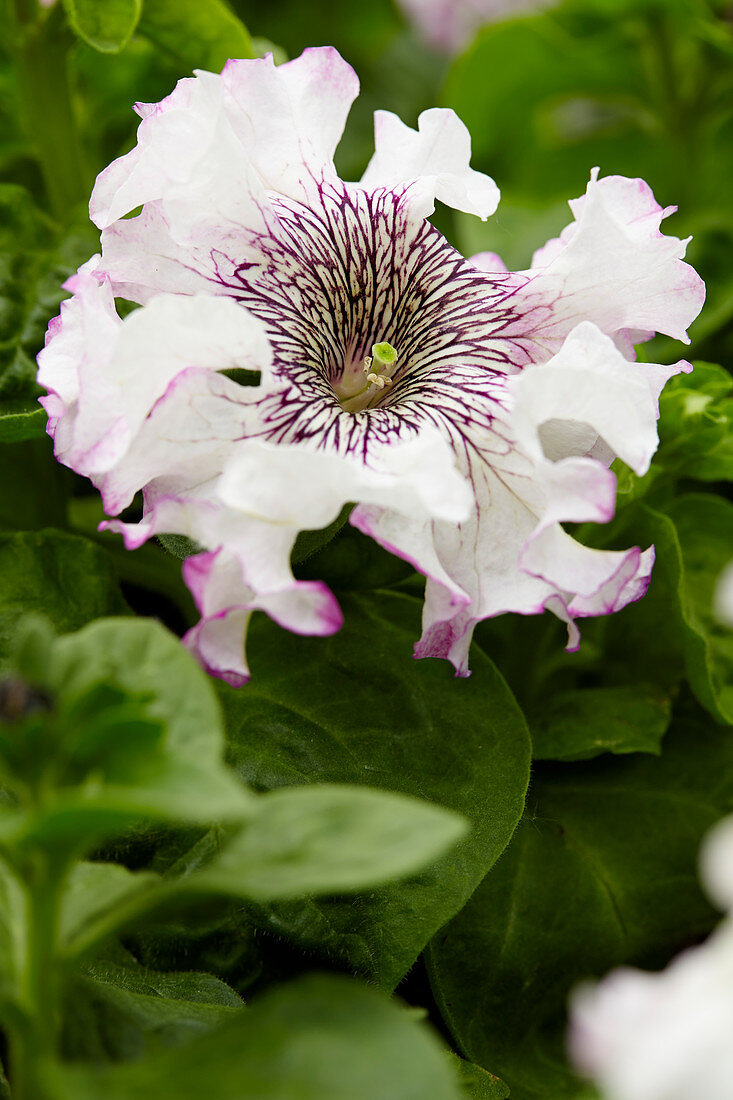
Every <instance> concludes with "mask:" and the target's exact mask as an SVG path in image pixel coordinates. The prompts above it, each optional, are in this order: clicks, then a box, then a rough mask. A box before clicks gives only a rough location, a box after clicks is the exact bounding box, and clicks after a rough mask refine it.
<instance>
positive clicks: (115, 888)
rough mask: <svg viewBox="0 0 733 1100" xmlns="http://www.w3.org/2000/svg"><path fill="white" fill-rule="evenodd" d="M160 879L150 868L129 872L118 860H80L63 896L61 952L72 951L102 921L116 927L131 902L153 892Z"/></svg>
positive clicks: (60, 925)
mask: <svg viewBox="0 0 733 1100" xmlns="http://www.w3.org/2000/svg"><path fill="white" fill-rule="evenodd" d="M159 882H160V877H159V876H158V875H155V874H152V873H151V872H149V871H128V870H127V868H126V867H121V866H120V865H119V864H116V863H84V862H81V863H77V864H76V865H75V866H74V868H73V870H72V873H71V875H70V878H69V881H68V882H67V884H66V887H65V890H64V893H63V896H62V905H61V914H60V919H59V941H60V946H61V949H62V951H64V953H65V954H67V955H68V954H73V953H74V949H75V947H76V944H77V942H78V941H83V939H84V937H85V935H86V936H88V934H89V931H90V928H94V926H95V925H96V926H97V927H98V926H99V924H100V922H104V923H105V924H106V925H107V926H109V927H111V928H112V929H115V928H116V927H117V926H118V925H119V923H120V920H121V917H122V916H123V914H124V913H125V912H126V910H127V907H128V905H129V902H130V901H133V902H134V901H138V900H139V899H140V898H141V897H144V896H146V895H150V894H151V893H152V892H154V890H155V887H156V886H157V885H158V883H159ZM110 918H111V919H110Z"/></svg>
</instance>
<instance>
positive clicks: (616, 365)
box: [508, 322, 691, 474]
mask: <svg viewBox="0 0 733 1100" xmlns="http://www.w3.org/2000/svg"><path fill="white" fill-rule="evenodd" d="M685 369H687V370H690V369H691V368H690V366H689V364H687V363H677V364H675V365H673V366H661V365H658V364H649V363H630V362H629V361H628V360H627V359H625V358H624V356H623V355H622V354H621V353H620V352H619V351H618V349H617V348H616V346H615V344H614V343H613V341H612V340H611V339H609V337H607V336H604V335H603V333H601V332H600V331H599V329H598V328H596V326H595V325H593V324H590V323H589V322H584V323H583V324H580V325H578V326H577V327H576V328H574V329H573V331H572V332H571V333H570V335H569V336H568V337H567V339H566V340H565V343H564V344H563V346H562V348H561V350H560V351H559V352H558V354H557V355H555V356H554V357H553V358H552V359H550V361H549V362H547V363H543V364H541V365H534V366H529V367H526V368H525V369H524V370H523V371H522V373H521V374H520V375H517V376H516V377H514V378H512V379H511V380H510V381H509V382H508V388H509V390H510V392H511V393H512V394H513V396H514V399H515V402H516V411H515V417H514V427H515V431H516V433H517V438H518V440H519V442H520V443H521V444H522V445H523V446H525V447H526V448H528V449H529V450H530V451H533V452H534V453H535V454H536V453H537V452H538V451H539V450H542V451H544V454H545V455H546V456H547V457H548V458H552V459H558V458H561V457H565V456H567V455H571V454H588V453H589V452H590V450H591V448H592V446H593V445H594V444H595V441H596V438H597V437H600V438H601V439H602V440H603V441H604V442H605V444H606V445H607V446H608V448H610V451H611V452H612V453H613V454H614V455H617V456H618V457H619V458H622V459H623V460H624V462H625V463H626V464H627V465H628V466H630V467H631V468H632V469H633V470H635V471H636V473H637V474H644V473H646V471H647V470H648V468H649V463H650V462H651V458H652V455H653V454H654V452H655V451H656V449H657V445H658V442H659V439H658V436H657V417H658V405H657V401H658V397H659V393H660V391H661V389H662V386H663V385H664V383H665V382H666V381H667V380H668V379H669V378H670V377H671V376H672V375H674V374H678V373H679V372H680V371H683V370H685Z"/></svg>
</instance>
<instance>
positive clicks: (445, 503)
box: [39, 48, 704, 684]
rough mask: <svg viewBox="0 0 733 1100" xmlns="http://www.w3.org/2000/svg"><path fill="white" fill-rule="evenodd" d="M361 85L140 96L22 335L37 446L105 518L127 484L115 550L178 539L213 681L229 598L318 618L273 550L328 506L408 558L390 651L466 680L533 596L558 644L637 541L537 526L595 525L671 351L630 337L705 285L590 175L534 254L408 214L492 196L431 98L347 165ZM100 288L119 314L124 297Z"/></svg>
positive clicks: (227, 642) (195, 86)
mask: <svg viewBox="0 0 733 1100" xmlns="http://www.w3.org/2000/svg"><path fill="white" fill-rule="evenodd" d="M357 92H358V81H357V78H356V76H355V74H354V72H353V71H352V69H351V68H350V67H349V66H348V65H347V64H346V63H345V62H344V61H343V60H342V58H341V57H340V56H339V55H338V53H336V51H335V50H333V49H330V48H321V49H309V50H306V51H305V52H304V53H303V55H302V56H301V57H299V58H297V59H296V60H294V61H291V62H288V63H287V64H285V65H281V66H279V67H275V66H274V64H273V62H272V60H271V59H270V58H266V59H265V60H257V61H231V62H229V63H228V64H227V66H226V68H225V69H224V71H223V73H222V74H221V76H216V75H213V74H211V73H204V72H199V73H198V74H197V75H196V77H194V78H190V79H185V80H181V81H180V82H179V84H178V85H177V86H176V88H175V90H174V91H173V93H172V94H171V95H170V96H169V97H168V98H167V99H165V100H163V102H162V103H159V104H156V105H147V104H138V106H137V108H136V109H137V111H138V113H139V114H140V115H141V117H142V122H141V124H140V127H139V132H138V143H137V146H136V147H135V148H134V149H133V150H132V151H131V152H130V153H128V154H127V155H126V156H124V157H121V158H120V159H119V160H117V161H115V162H114V163H113V164H111V165H110V166H109V168H107V169H106V170H105V171H104V172H103V173H102V174H101V175H100V177H99V179H98V181H97V184H96V187H95V190H94V193H93V195H92V201H91V215H92V218H93V220H94V221H95V222H96V224H97V225H99V227H100V228H101V229H102V231H103V232H102V253H101V256H95V257H93V258H92V259H91V260H90V261H89V262H88V263H87V264H85V265H84V267H82V268H81V269H80V271H79V272H78V273H77V275H75V276H73V277H72V279H71V280H69V283H68V284H67V286H68V289H69V290H71V291H72V297H71V298H70V299H69V300H68V301H67V302H65V303H64V304H63V305H62V309H61V315H60V317H59V318H56V319H55V320H54V321H52V322H51V325H50V326H49V333H48V338H47V346H46V348H45V350H44V351H43V352H42V353H41V355H40V357H39V381H40V383H41V384H42V385H43V386H44V387H45V388H46V390H47V391H48V396H47V397H45V398H43V403H44V405H45V407H46V410H47V412H48V416H49V432H50V434H51V435H53V436H54V439H55V448H56V455H57V457H58V458H59V460H60V461H62V462H64V463H65V464H66V465H68V466H71V467H72V468H73V469H75V470H77V471H78V472H79V473H82V474H84V475H86V476H87V477H89V478H91V480H92V481H93V482H94V484H95V485H96V486H98V488H99V490H100V492H101V494H102V498H103V502H104V506H105V510H106V511H107V513H108V514H110V515H112V516H115V515H118V514H119V513H120V512H121V511H123V510H124V509H125V508H126V507H127V506H128V505H129V504H130V503H131V501H132V500H133V498H134V496H135V494H136V493H137V492H138V491H139V490H140V489H142V490H143V499H144V511H143V516H142V519H141V520H140V522H139V523H137V524H128V523H123V522H121V521H120V520H112V521H110V522H109V523H108V526H109V527H111V528H112V529H113V530H118V531H121V532H122V534H123V536H124V538H125V540H126V543H127V545H128V546H129V547H131V548H132V547H136V546H138V545H140V544H141V543H143V542H144V541H145V540H146V539H148V538H150V537H151V536H152V535H155V534H159V533H163V532H168V533H178V534H183V535H186V536H188V537H190V538H191V539H193V540H194V541H195V542H196V543H197V544H198V545H199V546H200V547H201V548H202V550H201V553H198V554H196V555H194V556H192V557H190V558H188V559H187V561H186V562H185V564H184V576H185V578H186V581H187V583H188V585H189V587H190V589H191V591H192V593H193V595H194V597H195V599H196V602H197V605H198V608H199V610H200V613H201V620H200V622H199V623H198V624H197V625H196V627H195V628H194V629H193V630H192V631H190V632H189V634H188V636H187V638H186V641H187V644H188V645H189V646H190V647H191V648H192V649H193V650H194V652H196V653H197V655H198V657H199V659H200V660H201V661H202V663H203V664H204V666H205V667H207V668H208V669H209V670H210V671H211V672H213V673H214V674H215V675H218V676H221V677H223V678H224V679H227V680H228V681H229V682H230V683H233V684H241V683H243V682H244V681H245V680H246V679H247V676H248V670H247V664H246V658H245V652H244V639H245V634H246V629H247V623H248V621H249V618H250V616H251V614H252V612H253V611H254V610H256V609H260V610H264V611H265V612H267V614H269V615H270V616H271V617H272V618H274V619H275V620H276V621H277V622H279V623H280V624H281V625H283V626H284V627H286V628H287V629H290V630H294V631H297V632H300V633H306V634H329V633H332V632H333V631H335V630H338V628H339V626H340V624H341V613H340V610H339V608H338V605H337V603H336V600H335V598H334V597H333V595H332V593H331V592H330V591H329V590H328V588H327V587H326V586H325V585H323V584H319V583H315V582H305V581H299V580H296V579H295V578H294V576H293V574H292V571H291V568H290V553H291V550H292V547H293V543H294V541H295V538H296V536H297V534H298V532H299V531H301V530H304V529H318V528H321V527H324V526H326V525H327V524H328V523H330V522H331V521H332V520H334V519H335V518H336V516H337V515H338V514H339V512H340V511H341V509H342V507H343V506H344V504H346V503H353V504H355V505H356V507H355V508H354V509H353V511H352V512H351V516H350V522H351V523H352V524H353V525H354V526H356V527H357V528H359V529H360V530H361V531H363V532H364V533H366V534H367V535H369V536H371V537H372V538H374V539H375V540H376V541H377V542H379V543H380V544H381V545H382V546H384V547H386V548H387V549H388V550H390V551H392V552H393V553H395V554H397V555H399V556H400V557H403V558H405V559H407V560H408V561H410V562H412V563H413V565H414V566H415V568H416V569H418V570H419V571H420V572H421V573H423V574H425V576H426V577H427V586H426V597H425V608H424V615H423V634H422V638H421V639H420V640H419V642H418V643H417V645H416V649H415V653H416V656H439V657H447V658H448V659H449V660H450V661H452V663H453V665H454V666H455V668H456V670H457V672H458V673H459V674H462V675H465V674H467V672H468V650H469V646H470V641H471V635H472V632H473V628H474V625H475V624H476V623H477V622H479V621H481V620H482V619H485V618H487V617H489V616H493V615H498V614H501V613H503V612H507V611H514V612H519V613H520V614H535V613H539V612H541V611H543V610H544V609H546V608H547V609H549V610H551V611H553V612H554V613H555V614H556V615H558V616H559V617H560V618H561V619H563V620H564V621H565V622H566V623H567V624H568V631H569V642H568V644H569V646H570V647H571V648H573V647H577V645H578V640H579V631H578V628H577V624H576V620H578V619H580V618H583V617H584V616H589V615H601V614H607V613H609V612H613V611H617V610H619V609H620V608H622V607H624V606H625V605H626V604H627V603H629V602H630V601H632V600H635V599H638V598H639V597H640V596H641V595H643V593H644V591H645V590H646V586H647V584H648V581H649V576H650V571H651V568H652V563H653V549H649V550H646V551H644V552H642V551H641V550H640V549H638V548H632V549H630V550H628V551H618V552H611V551H600V550H591V549H588V548H586V547H583V546H581V545H580V544H579V543H578V542H576V541H575V540H574V539H573V538H572V537H571V536H570V535H569V534H567V533H566V532H565V531H564V530H563V527H562V523H563V522H573V523H577V522H586V521H595V522H606V521H608V520H609V519H610V518H611V517H612V515H613V511H614V504H615V491H616V482H615V477H614V474H613V473H612V472H611V471H610V470H609V464H610V463H611V461H612V460H613V459H614V458H615V457H617V456H618V457H620V458H621V459H622V460H623V461H624V462H626V463H627V464H628V465H629V466H630V467H631V468H632V469H633V470H635V471H636V472H637V473H643V472H644V471H645V470H646V469H647V467H648V465H649V462H650V459H651V456H652V454H653V452H654V450H655V448H656V446H657V433H656V419H657V415H658V410H657V398H658V395H659V392H660V390H661V388H662V387H663V385H664V383H665V382H666V380H667V379H668V378H669V377H670V376H671V375H673V374H675V373H677V372H678V371H681V370H689V369H690V368H689V365H688V364H687V363H684V362H681V363H677V364H675V365H674V366H661V365H655V364H648V363H637V362H634V360H633V356H634V352H633V345H634V344H635V343H639V342H641V341H644V340H647V339H649V338H650V337H651V336H652V335H653V334H654V333H655V332H663V333H666V334H667V335H669V336H672V337H675V338H678V339H683V340H684V339H686V334H685V330H686V328H687V326H688V325H689V323H690V322H691V321H692V320H693V319H694V318H695V316H696V315H697V313H698V312H699V310H700V308H701V305H702V301H703V297H704V288H703V285H702V283H701V281H700V279H699V278H698V276H697V275H696V274H695V272H694V271H693V270H692V269H691V268H690V267H689V266H688V265H687V264H685V263H684V262H683V260H682V257H683V256H684V252H685V246H686V242H684V241H680V240H678V239H677V238H675V237H668V236H664V235H663V234H662V233H661V232H660V223H661V220H662V218H663V217H664V216H665V215H666V214H667V213H669V212H670V211H669V210H662V209H661V208H660V207H659V206H658V205H657V203H656V202H655V200H654V197H653V195H652V193H651V191H650V190H649V188H648V187H647V186H646V184H644V183H643V182H642V181H641V180H631V179H625V178H622V177H609V178H606V179H599V178H598V175H597V172H595V171H594V172H593V173H592V175H591V180H590V183H589V184H588V187H587V191H586V194H585V195H584V196H583V197H582V198H580V199H577V200H575V201H573V202H571V204H570V206H571V210H572V214H573V216H574V220H573V221H572V222H571V224H570V225H569V226H568V227H567V228H566V229H565V230H564V231H563V233H562V234H561V236H560V237H559V238H558V239H556V240H552V241H550V242H548V243H547V244H546V245H545V246H544V247H543V248H541V249H540V250H539V252H537V253H536V254H535V257H534V260H533V263H532V266H531V269H530V270H528V271H524V272H519V273H511V272H508V271H506V269H505V268H504V267H503V265H502V264H501V261H500V260H499V259H498V258H497V257H495V256H493V255H487V254H482V255H479V256H475V257H473V258H472V259H468V260H467V259H465V258H464V257H463V256H461V255H460V254H459V253H458V252H456V251H455V249H453V248H452V246H451V245H450V244H449V243H448V241H447V240H446V239H445V238H444V237H443V236H442V235H441V234H440V233H439V232H438V230H437V229H436V228H435V227H434V226H433V225H431V223H430V222H429V220H428V218H429V216H430V214H431V213H432V212H433V210H434V205H435V200H436V199H438V200H440V201H441V202H443V203H446V204H447V205H449V206H452V207H454V208H456V209H458V210H462V211H464V212H466V213H469V214H474V215H476V216H477V217H480V218H482V219H485V218H486V217H488V216H489V215H490V214H492V213H493V212H494V210H495V209H496V206H497V203H498V199H499V194H498V191H497V188H496V186H495V184H494V183H493V181H492V180H490V179H489V178H488V177H487V176H485V175H482V174H481V173H478V172H475V171H473V170H472V169H471V168H470V166H469V161H470V139H469V135H468V132H467V130H466V129H465V127H464V126H463V125H462V123H461V122H460V120H459V119H458V118H457V117H456V116H455V114H454V113H453V112H452V111H450V110H438V109H435V110H430V111H426V112H424V113H423V114H422V115H421V116H420V119H419V123H418V129H417V130H412V129H410V128H409V127H407V126H405V125H404V124H403V123H402V122H401V121H400V120H399V119H398V118H397V117H396V116H394V115H392V114H389V113H387V112H377V115H376V119H375V147H376V149H375V154H374V156H373V158H372V160H371V161H370V163H369V165H368V167H367V170H366V172H365V173H364V176H363V178H362V179H361V180H360V181H359V182H358V183H347V182H343V181H342V180H341V179H340V178H339V177H338V175H337V173H336V170H335V168H334V163H333V155H334V151H335V148H336V145H337V143H338V141H339V138H340V136H341V133H342V130H343V127H344V123H345V121H346V116H347V114H348V111H349V108H350V106H351V103H352V102H353V100H354V98H355V96H356V95H357ZM138 207H141V208H142V209H141V212H140V213H138V214H137V215H136V216H135V217H128V216H127V215H129V214H130V213H131V212H132V211H134V210H135V209H136V208H138ZM116 299H123V300H125V301H126V302H128V303H129V302H132V303H135V304H137V305H138V306H139V308H137V309H133V310H132V311H130V312H127V313H126V316H125V317H124V319H121V318H120V316H119V313H118V309H117V305H116ZM243 372H247V373H246V374H243ZM252 372H257V373H256V374H252ZM253 379H254V380H257V379H259V381H257V384H254V385H251V384H247V385H242V384H240V382H241V381H242V380H244V381H246V382H248V383H249V382H252V381H253Z"/></svg>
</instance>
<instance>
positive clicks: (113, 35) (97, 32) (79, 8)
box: [63, 0, 142, 53]
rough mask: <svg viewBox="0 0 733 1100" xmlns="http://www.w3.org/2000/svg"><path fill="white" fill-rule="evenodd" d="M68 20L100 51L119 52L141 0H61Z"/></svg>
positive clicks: (127, 38)
mask: <svg viewBox="0 0 733 1100" xmlns="http://www.w3.org/2000/svg"><path fill="white" fill-rule="evenodd" d="M63 5H64V8H65V9H66V15H67V17H68V20H69V23H70V24H71V26H72V27H73V29H74V30H75V31H76V33H77V34H78V35H79V37H80V38H82V39H83V40H84V41H85V42H88V43H89V45H90V46H92V47H93V48H94V49H95V50H99V51H100V52H101V53H119V51H120V50H121V49H122V48H123V46H126V45H127V43H128V42H129V40H130V38H131V36H132V33H133V31H134V30H135V27H136V26H137V23H138V20H139V18H140V12H141V10H142V0H63Z"/></svg>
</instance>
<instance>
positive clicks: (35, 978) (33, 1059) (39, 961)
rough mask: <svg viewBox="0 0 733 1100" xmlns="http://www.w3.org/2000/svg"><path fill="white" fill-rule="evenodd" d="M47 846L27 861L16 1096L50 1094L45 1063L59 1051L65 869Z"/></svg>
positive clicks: (15, 1034)
mask: <svg viewBox="0 0 733 1100" xmlns="http://www.w3.org/2000/svg"><path fill="white" fill-rule="evenodd" d="M55 864H56V861H55V860H54V859H53V857H52V856H51V855H49V854H48V853H45V852H34V853H33V856H32V858H30V859H29V860H28V862H27V864H26V866H25V867H24V871H25V874H24V879H25V885H26V920H27V937H26V956H25V968H24V973H23V989H22V997H23V1003H24V1008H25V1018H24V1019H23V1020H22V1021H21V1022H18V1023H17V1025H16V1026H15V1027H14V1028H13V1029H12V1032H11V1036H10V1054H11V1059H10V1071H11V1072H10V1079H11V1085H12V1092H13V1100H46V1097H47V1095H48V1093H47V1089H46V1087H45V1085H44V1083H43V1070H44V1067H45V1066H46V1065H47V1064H48V1063H49V1062H50V1061H52V1060H53V1059H54V1058H55V1057H56V1051H57V1039H58V1017H59V999H60V993H61V973H60V967H59V959H58V925H59V908H60V899H61V890H62V885H63V881H64V879H65V869H59V867H58V866H57V865H55Z"/></svg>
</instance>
